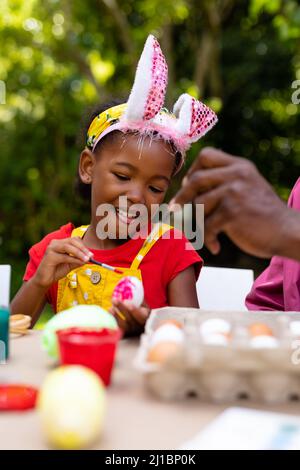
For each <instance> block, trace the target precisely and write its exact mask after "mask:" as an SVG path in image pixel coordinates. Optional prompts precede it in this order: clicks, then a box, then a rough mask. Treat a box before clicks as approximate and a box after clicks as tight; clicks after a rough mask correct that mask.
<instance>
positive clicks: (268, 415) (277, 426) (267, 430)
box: [181, 408, 300, 450]
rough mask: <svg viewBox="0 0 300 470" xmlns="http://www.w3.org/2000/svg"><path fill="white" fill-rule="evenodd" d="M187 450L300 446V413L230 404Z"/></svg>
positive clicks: (185, 445)
mask: <svg viewBox="0 0 300 470" xmlns="http://www.w3.org/2000/svg"><path fill="white" fill-rule="evenodd" d="M181 449H184V450H204V449H207V450H217V449H218V450H275V449H276V450H299V449H300V417H299V418H297V417H293V416H290V415H285V414H279V413H272V412H265V411H258V410H251V409H246V408H228V409H227V410H226V411H224V412H223V413H222V414H221V415H220V416H219V417H218V418H216V419H215V420H214V421H213V422H212V423H211V424H210V425H208V427H207V428H206V429H205V430H204V431H202V432H200V433H199V434H197V435H196V436H195V437H194V438H193V439H191V440H190V441H188V442H186V443H184V444H183V446H182V447H181Z"/></svg>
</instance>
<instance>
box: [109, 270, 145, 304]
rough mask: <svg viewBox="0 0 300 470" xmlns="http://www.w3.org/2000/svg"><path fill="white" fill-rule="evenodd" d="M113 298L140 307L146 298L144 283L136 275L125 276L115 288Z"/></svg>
mask: <svg viewBox="0 0 300 470" xmlns="http://www.w3.org/2000/svg"><path fill="white" fill-rule="evenodd" d="M112 298H113V299H114V300H121V301H122V302H124V301H126V302H127V303H129V304H131V305H134V306H135V307H140V305H142V303H143V300H144V288H143V283H142V282H141V281H140V280H139V279H138V278H137V277H134V276H126V277H123V278H122V279H121V280H120V281H119V282H118V284H117V285H116V287H115V288H114V291H113V295H112Z"/></svg>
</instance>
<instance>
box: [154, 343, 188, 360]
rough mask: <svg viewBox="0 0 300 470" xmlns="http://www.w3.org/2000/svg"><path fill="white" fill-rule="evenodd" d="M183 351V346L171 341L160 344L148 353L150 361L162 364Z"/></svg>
mask: <svg viewBox="0 0 300 470" xmlns="http://www.w3.org/2000/svg"><path fill="white" fill-rule="evenodd" d="M180 349H181V345H179V344H178V343H173V342H171V341H165V342H163V343H158V344H156V345H155V346H153V348H151V349H150V351H149V353H148V361H149V362H156V363H162V362H166V361H167V360H168V359H170V358H171V357H173V356H175V355H176V354H177V353H178V351H179V350H180Z"/></svg>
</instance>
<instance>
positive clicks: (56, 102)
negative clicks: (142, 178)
mask: <svg viewBox="0 0 300 470" xmlns="http://www.w3.org/2000/svg"><path fill="white" fill-rule="evenodd" d="M149 33H153V34H155V35H156V36H157V37H158V38H159V40H160V43H161V46H162V49H163V51H164V53H165V55H166V57H167V61H168V65H169V87H168V95H167V105H168V106H172V104H173V103H174V100H175V99H176V98H177V97H178V95H179V94H180V93H182V92H189V93H191V94H192V95H194V96H195V97H197V98H200V99H201V100H203V101H204V102H205V103H207V104H209V105H210V106H211V107H212V108H213V109H214V110H215V111H216V112H217V114H218V117H219V123H218V124H217V126H216V127H215V128H214V129H213V131H212V132H210V133H209V135H208V136H206V137H205V138H204V139H203V140H202V141H201V142H200V143H198V144H195V145H194V147H193V149H192V150H191V151H190V152H189V155H188V161H187V165H186V168H188V166H189V165H190V164H191V162H192V161H193V159H194V157H195V156H196V155H197V153H198V152H199V150H200V149H201V147H202V146H204V145H205V146H206V145H213V146H216V147H220V148H222V149H224V150H226V151H228V152H230V153H233V154H237V155H243V156H244V157H247V158H249V159H250V160H252V161H254V162H255V164H256V165H257V166H258V168H259V169H260V171H261V172H262V173H263V174H264V176H265V177H266V178H267V179H268V180H269V181H270V182H271V184H272V185H273V186H274V188H275V189H276V191H277V192H278V194H279V195H280V196H281V197H282V198H284V199H285V200H286V199H287V197H288V194H289V191H290V189H291V188H292V186H293V185H294V183H295V181H296V179H297V178H298V176H300V126H299V124H300V114H299V109H300V104H298V105H297V104H295V103H293V102H292V94H293V93H294V92H295V89H293V88H292V84H293V82H295V80H297V79H298V80H300V5H299V4H298V2H297V1H293V0H284V1H280V0H269V1H268V0H251V1H246V0H203V1H197V0H43V1H41V0H23V1H22V0H0V80H1V81H2V85H3V83H4V84H5V87H6V100H5V101H6V102H5V103H4V102H2V103H1V105H0V149H1V154H0V263H1V264H6V263H8V264H11V265H12V268H13V278H12V293H15V291H16V289H17V288H18V287H19V286H20V284H21V282H22V274H23V272H24V269H25V266H26V262H27V252H28V249H29V247H30V246H31V245H33V244H34V243H36V242H37V241H39V240H40V239H41V238H42V237H43V236H44V235H45V234H47V233H48V232H50V231H52V230H55V229H56V228H58V227H59V226H61V225H63V224H65V223H67V222H68V221H73V222H74V223H75V224H82V223H86V222H88V220H89V213H88V210H87V209H86V208H85V207H84V206H83V205H82V204H80V201H79V200H78V199H76V197H75V196H74V191H73V182H74V177H75V173H76V167H77V162H78V156H79V154H80V150H81V148H82V145H83V141H82V139H81V142H80V129H81V128H82V124H81V122H82V117H83V115H84V113H85V111H86V108H88V107H89V106H92V105H94V104H97V103H98V102H104V101H107V100H108V99H110V98H111V97H121V98H124V99H126V97H127V94H128V92H129V90H130V87H131V85H132V82H133V77H134V71H135V67H136V63H137V60H138V57H139V55H140V53H141V50H142V47H143V44H144V41H145V39H146V37H147V35H148V34H149ZM299 87H300V82H299V85H298V88H299ZM298 98H300V93H298ZM182 177H183V172H181V174H180V175H179V176H178V177H177V179H176V180H174V183H173V185H172V188H171V191H170V196H171V195H172V194H173V193H174V191H176V189H177V188H178V187H179V183H180V180H181V178H182ZM245 197H247V195H246V194H245ZM254 230H255V227H254ZM223 238H224V239H223V249H222V253H221V254H220V255H219V256H217V257H213V256H212V255H210V254H209V253H208V252H207V251H206V250H205V249H203V250H202V252H201V254H202V256H203V258H204V260H205V263H206V264H208V265H218V266H230V267H249V268H254V269H255V271H256V273H258V272H260V271H261V270H262V269H263V267H264V266H266V261H265V260H258V259H255V258H251V257H249V256H246V255H245V254H243V253H242V252H240V251H239V250H237V249H236V248H235V247H234V246H233V245H232V244H231V243H230V242H229V241H228V240H227V239H226V238H225V237H223Z"/></svg>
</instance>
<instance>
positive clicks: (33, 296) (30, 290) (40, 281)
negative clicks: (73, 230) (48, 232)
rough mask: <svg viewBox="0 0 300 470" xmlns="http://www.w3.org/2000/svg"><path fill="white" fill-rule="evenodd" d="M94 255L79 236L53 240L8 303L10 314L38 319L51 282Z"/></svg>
mask: <svg viewBox="0 0 300 470" xmlns="http://www.w3.org/2000/svg"><path fill="white" fill-rule="evenodd" d="M92 255H93V253H91V252H90V251H89V250H88V249H87V248H86V247H85V246H84V244H83V242H82V240H81V238H77V237H74V238H65V239H62V240H52V241H51V242H50V243H49V245H48V247H47V249H46V251H45V254H44V257H43V259H42V261H41V262H40V264H39V266H38V268H37V270H36V272H35V274H34V275H33V276H32V278H31V279H30V280H29V281H27V282H25V283H24V284H23V285H22V287H21V289H20V290H19V292H18V293H17V295H16V296H15V298H14V299H13V301H12V303H11V313H12V314H17V313H23V314H25V315H29V316H31V318H32V320H33V324H34V323H35V322H36V321H37V319H38V317H39V315H40V314H41V312H42V310H43V308H44V305H45V303H46V292H47V291H48V289H49V288H50V287H51V285H52V284H54V283H55V282H57V281H58V280H59V279H61V278H63V277H65V276H66V275H67V274H68V273H69V272H70V271H72V269H75V268H77V267H79V266H83V265H84V264H85V263H86V262H87V261H88V260H89V259H90V258H91V256H92Z"/></svg>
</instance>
